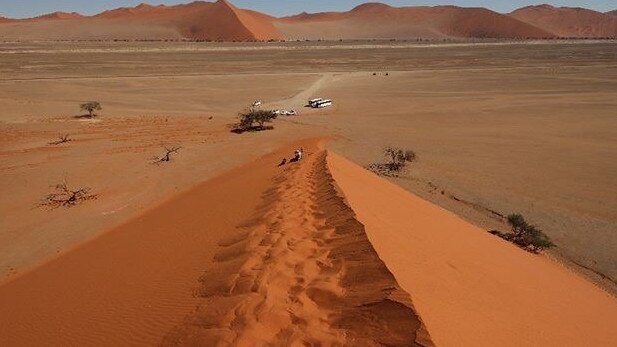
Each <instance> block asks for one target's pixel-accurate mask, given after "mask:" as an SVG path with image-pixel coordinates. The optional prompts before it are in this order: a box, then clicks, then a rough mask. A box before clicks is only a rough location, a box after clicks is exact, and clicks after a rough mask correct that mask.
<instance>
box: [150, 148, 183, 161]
mask: <svg viewBox="0 0 617 347" xmlns="http://www.w3.org/2000/svg"><path fill="white" fill-rule="evenodd" d="M163 149H164V150H165V154H163V155H162V156H161V157H155V158H154V164H158V163H166V162H170V161H171V155H172V154H177V153H178V151H179V150H180V149H182V147H167V146H163Z"/></svg>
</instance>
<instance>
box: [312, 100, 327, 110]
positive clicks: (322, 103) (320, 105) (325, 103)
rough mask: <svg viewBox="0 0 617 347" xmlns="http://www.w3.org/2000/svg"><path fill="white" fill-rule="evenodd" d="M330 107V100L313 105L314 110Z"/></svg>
mask: <svg viewBox="0 0 617 347" xmlns="http://www.w3.org/2000/svg"><path fill="white" fill-rule="evenodd" d="M328 106H332V100H330V99H326V100H321V101H318V102H316V103H314V104H313V108H324V107H328Z"/></svg>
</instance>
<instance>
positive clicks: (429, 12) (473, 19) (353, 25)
mask: <svg viewBox="0 0 617 347" xmlns="http://www.w3.org/2000/svg"><path fill="white" fill-rule="evenodd" d="M275 25H276V27H277V28H278V29H279V30H280V31H281V32H282V33H283V35H284V36H285V37H288V38H292V39H294V38H297V39H317V38H323V39H340V38H342V39H351V38H412V37H430V38H548V37H553V36H554V35H552V34H551V33H549V32H547V31H544V30H541V29H538V28H536V27H533V26H531V25H529V24H526V23H522V22H520V21H518V20H516V19H513V18H509V17H508V16H504V15H502V14H499V13H496V12H493V11H490V10H487V9H484V8H462V7H456V6H436V7H391V6H388V5H385V4H377V3H370V4H364V5H360V6H358V7H356V8H354V9H353V10H351V11H349V12H325V13H316V14H307V13H302V14H300V15H297V16H291V17H286V18H281V19H280V20H278V21H277V22H276V23H275Z"/></svg>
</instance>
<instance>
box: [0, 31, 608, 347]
mask: <svg viewBox="0 0 617 347" xmlns="http://www.w3.org/2000/svg"><path fill="white" fill-rule="evenodd" d="M313 97H327V98H331V99H333V100H334V105H333V107H331V108H326V109H320V110H314V109H310V108H307V107H305V104H306V102H307V100H308V99H310V98H313ZM90 100H96V101H99V102H100V103H101V104H102V106H103V110H101V111H99V112H98V113H99V115H98V116H97V117H94V118H84V117H80V116H81V115H82V113H80V110H79V104H80V103H83V102H85V101H90ZM255 100H263V102H264V107H268V108H272V109H281V108H284V109H294V110H296V111H297V112H298V115H297V116H293V117H279V119H277V120H276V121H275V122H274V124H273V126H274V129H272V130H268V131H260V132H251V133H243V134H235V133H232V132H230V129H229V125H230V124H233V123H234V122H236V121H237V116H238V113H239V112H242V111H244V110H246V109H247V107H248V106H250V105H251V103H252V102H253V101H255ZM616 115H617V45H616V44H615V42H614V41H606V40H605V41H559V42H558V41H527V42H484V43H435V42H433V43H417V42H402V41H400V40H399V41H392V42H390V41H379V40H372V41H359V40H356V41H351V40H350V41H340V42H338V41H337V42H285V43H283V42H270V43H205V42H201V43H198V42H54V43H49V42H30V43H23V42H6V43H2V44H0V157H1V161H0V191H1V192H2V194H1V195H0V275H1V276H2V278H1V280H0V307H3V310H2V312H1V313H0V342H2V341H3V340H4V342H6V343H2V344H3V345H25V344H29V345H32V344H71V345H73V344H75V345H77V344H84V343H86V344H88V345H118V344H120V345H129V344H131V345H132V344H147V345H151V344H158V343H160V342H161V341H163V343H164V344H202V345H209V344H213V343H216V342H220V341H224V342H227V343H230V341H233V342H234V343H236V344H240V345H242V344H244V345H250V344H251V343H252V342H255V341H261V340H259V339H264V341H275V343H279V344H287V343H292V342H304V343H316V342H324V341H325V342H326V343H329V344H332V345H337V344H346V343H350V341H351V342H355V343H359V344H361V345H373V344H387V345H410V344H412V342H413V344H417V345H431V344H433V343H434V344H436V345H456V343H457V342H461V343H463V344H465V345H482V344H484V345H487V346H490V345H493V346H494V345H538V344H540V345H564V344H568V343H571V344H572V345H580V344H582V343H588V344H589V345H598V346H599V345H607V346H608V345H610V343H611V342H615V341H616V339H617V335H616V334H615V332H614V329H611V326H612V327H614V324H615V322H617V320H616V319H617V303H616V301H615V297H614V295H615V292H616V290H615V288H616V285H615V282H616V281H617V233H616V232H617V230H616V227H617V160H615V158H617V118H616V117H615V116H616ZM65 134H69V135H70V138H71V139H72V141H70V142H68V143H63V144H58V145H53V144H50V142H53V141H56V140H57V138H58V137H59V136H62V135H65ZM388 145H391V146H398V147H402V148H405V149H411V150H413V151H415V152H416V154H417V155H418V160H417V161H416V162H414V163H413V164H411V165H409V168H408V169H407V170H406V171H405V173H404V174H403V175H401V177H396V178H383V177H382V178H378V177H377V176H375V175H373V174H372V173H370V172H368V171H367V170H365V169H363V167H366V166H368V165H369V164H371V163H380V162H383V161H384V160H385V158H384V157H383V154H382V151H383V148H384V147H385V146H388ZM165 146H167V147H170V146H177V147H181V148H180V150H179V151H178V153H177V154H175V155H174V156H173V157H172V160H171V161H170V162H164V163H158V164H154V163H153V161H155V159H154V158H155V157H156V156H160V155H161V154H163V153H164V151H163V148H164V147H165ZM299 147H304V148H306V150H307V154H308V155H307V158H306V160H303V161H301V162H300V163H297V165H296V166H293V165H291V166H290V165H287V166H283V167H277V164H278V163H279V161H280V160H281V158H283V157H289V156H290V155H291V154H292V153H293V150H294V149H295V148H299ZM388 181H389V182H388ZM62 182H66V183H67V184H68V185H70V186H71V187H89V188H90V189H91V192H92V193H93V194H96V199H93V200H89V201H85V202H83V203H82V204H79V205H77V206H74V207H71V208H57V209H49V208H45V207H41V206H40V205H39V204H40V202H41V199H43V198H44V197H45V196H46V195H47V194H49V193H50V192H52V191H53V187H54V186H55V185H57V184H59V183H62ZM371 187H373V189H374V190H375V191H371V190H370V189H371ZM384 192H389V195H384V194H385V193H384ZM409 192H411V193H412V194H409ZM382 195H384V196H382ZM389 199H391V201H389ZM371 203H373V204H375V206H377V207H372V206H371ZM388 204H391V206H390V205H388ZM388 206H390V207H388ZM378 207H381V208H382V209H383V210H379V208H378ZM510 213H521V214H523V215H524V216H525V217H526V218H527V219H528V220H529V221H530V222H532V223H533V224H535V225H537V226H538V227H539V228H541V229H542V230H543V231H544V232H545V233H546V234H547V235H548V236H549V237H550V238H551V240H552V241H553V242H554V243H555V244H556V247H555V248H553V249H551V250H550V251H548V252H546V253H544V254H542V255H534V254H529V253H527V252H525V251H523V250H521V249H519V248H517V247H515V246H514V245H511V244H508V243H506V242H504V241H502V240H500V239H498V238H496V237H495V236H493V235H490V234H488V233H487V232H486V231H488V230H490V229H499V230H507V228H508V226H507V225H506V224H505V220H504V216H506V215H508V214H510ZM298 226H303V228H299V227H298ZM305 226H306V229H307V230H309V229H310V230H311V233H312V234H310V235H308V236H307V235H305V234H303V232H304V231H303V230H304V229H305V228H304V227H305ZM388 226H390V227H388ZM329 228H330V229H333V230H335V231H336V230H345V232H334V234H331V233H332V232H331V231H328V230H330V229H329ZM416 230H420V231H419V233H418V234H417V236H414V232H416ZM292 231H293V232H292ZM394 231H396V232H394ZM407 232H409V239H400V237H402V236H401V235H406V233H407ZM328 233H330V234H328ZM448 233H450V234H448ZM343 234H344V235H347V236H345V237H339V236H340V235H343ZM273 235H276V237H275V236H273ZM315 235H318V236H319V237H316V236H315ZM333 235H334V236H333ZM337 235H338V236H337ZM431 235H432V237H431ZM437 241H439V242H437ZM397 245H398V246H400V248H397ZM402 245H404V247H403V246H402ZM264 247H265V248H266V249H265V250H263V249H262V248H264ZM414 247H416V248H414ZM294 252H295V253H294ZM406 252H408V253H406ZM332 254H334V255H338V257H337V256H332ZM406 254H407V255H406ZM420 256H421V257H420ZM433 257H434V258H433ZM306 259H310V261H306ZM341 259H348V260H349V259H351V261H350V262H349V264H352V265H351V266H349V265H341V264H345V261H342V260H341ZM517 264H518V265H517ZM423 266H426V268H423ZM342 269H344V270H342ZM359 269H363V270H364V271H365V272H362V271H361V270H359ZM453 269H455V270H456V271H458V272H456V273H455V272H452V271H454V270H453ZM230 274H237V276H236V277H234V280H233V285H231V284H230V282H229V281H230V280H229V276H230ZM457 276H460V277H457ZM362 277H366V278H364V279H362ZM247 278H253V279H255V278H257V279H258V280H254V282H252V284H247V283H246V282H247V280H246V279H247ZM333 278H337V279H339V281H338V282H337V281H333ZM229 286H231V287H229ZM564 287H565V288H570V291H564V290H562V289H563V288H564ZM230 288H231V289H230ZM236 292H237V295H236ZM225 293H226V294H225ZM229 293H234V295H229ZM256 293H257V294H256ZM344 293H353V295H351V296H350V295H347V294H344ZM376 293H377V294H376ZM448 293H450V294H451V293H457V295H460V296H461V297H460V298H458V296H457V295H451V296H448ZM443 298H450V300H452V301H451V302H449V301H444V300H442V299H443ZM454 298H456V299H457V300H454ZM530 298H531V299H530ZM534 298H535V299H534ZM536 300H537V301H536ZM538 302H540V304H538ZM337 305H338V306H337ZM485 306H486V307H485ZM341 307H342V308H341ZM349 307H351V308H353V309H348V308H349ZM498 307H501V309H499V310H498ZM290 312H291V313H293V314H291V313H290ZM446 316H447V318H445V317H446ZM530 316H532V317H535V319H536V320H535V321H532V322H530V321H526V319H529V317H530ZM221 317H224V318H221ZM281 317H285V318H281ZM358 317H360V318H358ZM370 317H378V318H375V319H373V320H371V318H370ZM513 321H514V323H512V322H513ZM289 322H291V323H293V324H291V323H289ZM371 323H373V324H371ZM463 323H465V324H463ZM509 324H511V325H509ZM367 325H368V326H370V327H371V329H364V327H366V326H367ZM332 327H335V328H336V329H333V328H332ZM520 329H526V331H527V332H528V335H527V336H526V337H523V336H520ZM343 331H344V332H343ZM375 336H380V337H382V338H383V339H382V340H374V339H373V338H374V337H375ZM480 337H482V338H480ZM256 339H257V340H256ZM372 339H373V340H372Z"/></svg>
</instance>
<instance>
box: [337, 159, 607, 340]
mask: <svg viewBox="0 0 617 347" xmlns="http://www.w3.org/2000/svg"><path fill="white" fill-rule="evenodd" d="M327 158H328V166H329V168H330V172H331V173H332V176H333V177H334V179H335V181H336V183H337V184H338V186H339V187H340V188H341V191H342V192H343V194H344V196H345V198H346V201H347V203H348V204H349V206H351V208H352V209H353V210H354V212H355V213H356V216H357V218H358V220H359V221H360V222H361V223H362V224H363V225H364V227H365V230H366V233H367V235H368V237H369V239H370V241H371V243H372V244H373V246H374V247H375V249H376V251H377V252H378V253H379V255H380V256H381V258H382V259H383V261H384V263H385V264H386V265H387V266H388V269H390V271H391V272H392V273H393V274H394V276H395V278H396V280H397V282H398V283H399V284H400V285H401V287H402V288H403V289H404V290H406V291H407V292H409V293H411V294H412V295H413V300H414V305H415V307H416V309H417V312H418V314H419V315H420V316H421V317H422V320H423V322H424V323H425V324H426V327H427V329H428V331H429V332H430V334H431V338H432V340H433V341H434V343H435V345H438V346H439V345H443V346H610V345H613V344H614V343H615V341H617V330H615V329H614V325H615V322H617V299H616V298H615V297H613V296H611V295H610V294H609V293H608V292H606V291H604V290H602V289H600V288H599V287H597V286H595V285H594V284H592V283H591V282H588V281H586V280H585V279H583V278H582V277H580V276H579V275H577V274H575V273H573V272H572V271H571V270H569V269H567V268H565V267H563V266H562V265H560V264H558V263H556V262H553V261H552V260H550V259H548V258H546V257H544V256H538V255H533V254H531V253H528V252H525V251H523V250H521V249H519V248H518V247H516V246H514V245H512V244H510V243H507V242H505V241H503V240H501V239H499V238H497V237H495V236H493V235H490V234H489V233H487V232H486V231H485V230H482V229H480V228H479V227H476V226H474V225H472V224H470V223H468V222H466V221H464V220H462V219H461V218H459V217H458V216H456V215H454V214H452V213H450V212H448V211H446V210H444V209H442V208H440V207H438V206H436V205H433V204H431V203H429V202H427V201H425V200H422V199H421V198H419V197H417V196H415V195H413V194H411V193H409V192H407V191H405V190H404V189H402V188H400V187H398V186H396V185H394V184H393V183H390V182H388V181H386V180H384V179H383V178H381V177H379V176H377V175H375V174H373V173H371V172H369V171H367V170H365V169H363V168H362V167H359V166H358V165H356V164H354V163H352V162H350V161H348V160H347V159H345V158H343V157H341V156H338V155H336V154H334V153H329V155H328V157H327Z"/></svg>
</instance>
